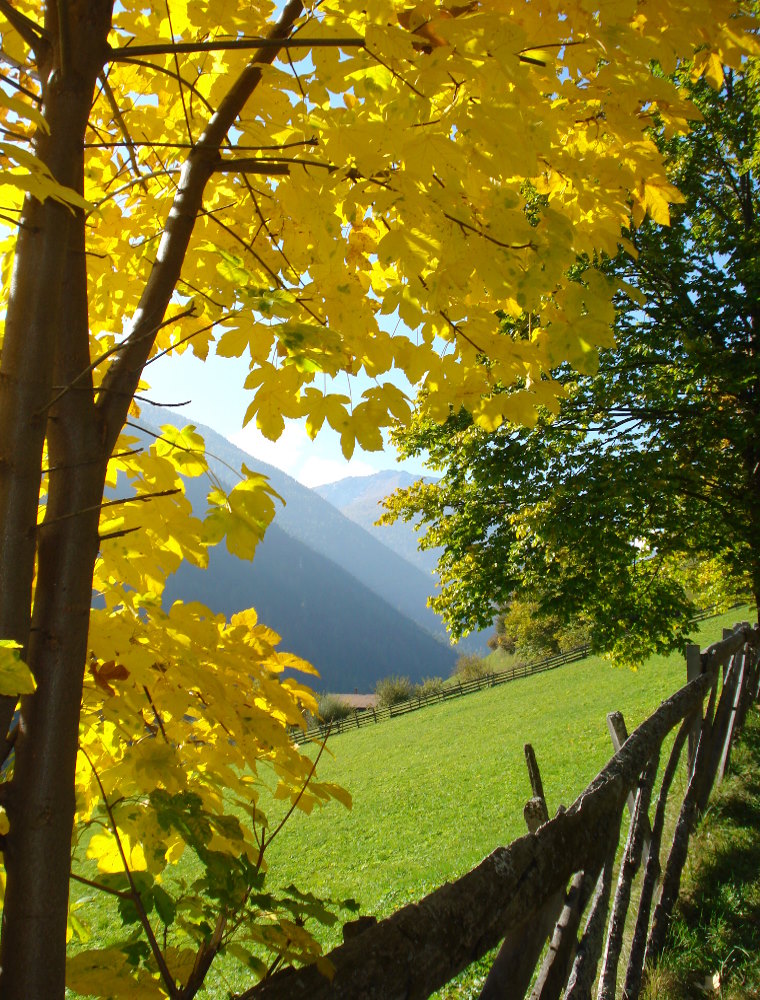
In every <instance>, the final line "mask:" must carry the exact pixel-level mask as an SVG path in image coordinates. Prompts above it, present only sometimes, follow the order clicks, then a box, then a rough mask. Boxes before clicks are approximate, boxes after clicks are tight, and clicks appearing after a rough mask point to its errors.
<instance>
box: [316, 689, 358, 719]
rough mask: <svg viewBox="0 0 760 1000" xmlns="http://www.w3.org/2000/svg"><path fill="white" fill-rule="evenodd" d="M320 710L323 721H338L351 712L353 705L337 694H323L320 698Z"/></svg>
mask: <svg viewBox="0 0 760 1000" xmlns="http://www.w3.org/2000/svg"><path fill="white" fill-rule="evenodd" d="M318 711H319V718H320V720H321V721H322V722H327V723H329V722H338V721H339V720H340V719H345V718H346V716H347V715H350V714H351V706H350V705H349V704H348V702H346V701H343V700H342V699H341V698H339V697H338V696H337V695H336V694H323V695H322V697H321V698H320V699H319V709H318Z"/></svg>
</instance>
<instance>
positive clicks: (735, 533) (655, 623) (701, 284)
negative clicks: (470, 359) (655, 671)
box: [390, 59, 760, 663]
mask: <svg viewBox="0 0 760 1000" xmlns="http://www.w3.org/2000/svg"><path fill="white" fill-rule="evenodd" d="M759 72H760V66H758V62H757V60H756V59H748V60H747V61H746V62H745V63H744V65H743V66H742V69H741V72H734V71H732V72H730V73H728V74H727V76H726V78H725V81H724V83H723V84H722V86H721V87H720V88H714V87H711V86H709V85H707V84H706V83H705V82H704V81H703V80H699V81H696V82H693V81H692V80H691V79H690V74H689V72H688V68H687V69H684V70H683V71H681V72H680V73H679V75H678V77H677V82H678V85H679V86H680V87H681V88H682V89H683V90H684V92H686V93H688V94H689V96H690V97H691V99H692V100H694V102H695V103H696V105H697V107H698V108H699V112H700V120H699V121H698V122H696V123H695V124H694V126H693V128H692V130H691V132H690V133H689V134H688V135H686V136H683V135H673V134H669V133H668V132H667V131H666V130H660V131H658V132H657V133H656V139H657V142H658V145H659V146H660V148H661V149H662V151H663V153H664V154H665V156H666V163H667V168H668V176H669V177H670V179H671V180H672V182H673V183H674V184H676V185H677V186H678V189H679V191H680V192H681V194H682V196H683V198H684V202H683V203H682V204H679V205H677V206H676V207H675V209H674V211H673V219H672V224H671V226H670V227H668V228H667V229H662V228H661V227H659V226H657V225H655V224H654V223H653V222H652V221H651V220H644V221H642V223H641V224H640V226H639V227H638V228H637V229H636V231H635V232H633V233H632V234H631V240H632V246H633V248H634V249H635V254H636V256H635V259H634V258H633V257H632V256H631V255H629V254H628V253H621V254H619V255H618V257H617V258H616V259H615V260H614V261H608V262H606V263H605V264H604V266H605V268H606V270H608V271H609V272H611V273H614V274H616V275H617V276H619V277H620V278H621V279H624V280H625V281H627V282H628V284H629V285H630V286H631V287H633V288H635V289H636V296H635V298H631V297H629V296H620V297H619V299H618V302H617V315H616V324H615V339H616V345H615V347H614V348H612V349H607V350H604V351H602V352H601V356H600V364H599V368H598V370H597V371H596V372H594V373H593V374H587V375H582V376H579V375H578V373H577V372H574V371H572V370H570V369H569V368H567V367H565V368H563V369H561V370H559V371H558V372H557V373H556V375H557V378H559V379H560V381H562V383H563V385H564V386H565V387H566V393H567V394H566V397H565V398H564V399H563V400H562V401H561V403H560V407H559V411H558V413H556V414H552V413H549V412H548V411H545V412H544V413H543V414H542V416H541V418H540V419H539V421H538V423H537V425H536V427H535V428H533V429H529V428H524V427H517V426H515V425H513V424H504V425H502V427H500V428H499V429H498V430H497V431H496V432H493V433H489V432H487V431H485V430H484V429H483V428H480V427H478V426H477V425H476V423H475V422H474V421H473V419H472V417H471V416H470V415H469V414H468V413H467V412H466V411H465V410H462V411H460V412H459V413H458V414H456V415H452V416H451V417H450V418H449V421H448V422H447V423H445V424H443V425H438V424H435V423H434V422H432V421H430V420H429V419H427V418H425V417H423V416H419V417H418V418H416V419H415V421H414V422H413V424H412V425H411V426H410V427H409V428H407V429H406V430H404V431H401V432H400V433H399V440H400V443H401V445H402V448H403V450H404V451H406V452H408V453H412V454H416V453H418V452H423V453H428V454H429V456H430V459H431V462H432V465H433V467H434V468H435V469H436V470H440V471H441V472H442V473H443V475H442V478H441V480H440V482H438V483H437V484H436V486H431V485H428V484H425V483H420V484H417V485H415V486H414V487H412V488H411V489H409V490H407V491H405V492H404V493H399V494H397V495H396V496H395V497H393V498H392V500H391V503H390V506H391V509H392V510H393V511H395V513H396V514H397V515H400V516H404V517H407V518H418V517H419V516H420V515H421V517H422V520H423V524H424V525H426V527H427V528H428V529H429V532H428V534H427V536H426V537H425V539H424V542H423V544H424V545H425V546H442V547H443V548H444V554H443V556H442V558H441V560H440V564H439V565H440V569H441V573H442V579H443V583H444V589H443V592H442V593H441V594H440V595H438V596H437V597H436V598H435V601H434V602H435V604H436V605H437V607H438V609H439V610H440V611H441V612H442V613H443V614H444V616H445V617H446V618H447V620H448V621H449V623H450V624H453V626H454V628H455V630H456V631H457V632H462V631H465V630H467V629H468V628H470V627H473V626H480V627H483V626H487V625H488V624H490V621H491V620H492V617H493V614H494V612H495V611H496V610H497V609H506V620H505V618H504V617H501V618H500V619H499V621H498V628H499V630H500V632H501V634H502V636H503V637H504V638H502V639H501V640H500V641H502V642H503V641H507V640H508V639H509V638H510V637H514V636H517V637H518V640H519V642H520V643H524V642H525V639H526V638H527V639H535V638H536V637H537V636H538V637H540V636H541V635H543V634H544V632H545V631H546V630H547V629H549V630H550V631H551V632H553V633H554V634H555V635H556V634H557V633H558V632H559V631H560V630H561V629H562V627H567V626H568V625H573V624H579V623H583V621H584V619H585V621H586V624H587V625H589V626H591V629H592V637H593V643H594V646H595V648H596V649H598V650H604V651H608V652H611V653H612V654H613V655H614V656H616V657H618V658H620V659H623V660H627V661H628V662H632V663H635V662H637V661H638V660H639V659H640V658H641V657H644V656H647V655H648V654H649V652H651V651H652V649H657V650H660V651H667V650H669V649H672V648H675V647H676V646H678V645H681V644H682V643H683V642H684V641H685V640H686V638H687V636H688V634H689V631H690V629H691V627H692V623H693V619H692V616H693V614H694V612H695V610H696V608H699V607H704V606H706V605H709V604H713V603H719V604H721V603H722V604H723V605H724V606H729V605H730V604H731V603H732V602H734V601H736V600H737V599H739V598H742V599H746V598H747V597H748V596H749V595H752V598H753V600H754V603H755V605H756V606H760V560H758V556H757V552H756V546H755V540H756V538H757V532H758V529H759V528H760V490H759V486H760V478H759V477H760V464H759V463H760V399H759V397H758V375H759V374H760V351H759V350H758V347H759V346H760V345H759V343H758V329H759V327H760V317H759V316H758V312H757V302H758V290H759V289H758V277H757V276H758V253H759V252H760V229H759V228H758V212H759V211H760V188H759V187H758V180H757V158H758V152H759V151H760V131H759V130H758V122H759V120H760V77H759V76H758V74H759ZM531 598H533V600H531ZM526 612H527V614H526Z"/></svg>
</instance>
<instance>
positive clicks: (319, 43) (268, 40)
mask: <svg viewBox="0 0 760 1000" xmlns="http://www.w3.org/2000/svg"><path fill="white" fill-rule="evenodd" d="M0 2H4V0H0ZM299 13H300V12H299ZM336 48H338V49H363V48H364V39H363V38H359V36H358V35H353V36H351V37H348V38H283V39H278V38H275V37H272V35H269V36H264V35H262V36H260V37H255V38H230V39H228V40H227V41H213V42H175V43H174V44H173V45H169V44H167V43H164V42H160V43H156V44H155V45H129V46H127V47H125V48H115V49H111V51H110V53H109V55H108V58H109V60H110V61H111V62H117V61H119V60H121V59H124V58H127V59H128V58H130V57H134V56H166V55H177V54H179V53H190V54H193V53H197V52H233V51H235V50H241V49H242V50H244V51H245V50H249V49H276V50H277V51H279V50H280V49H336Z"/></svg>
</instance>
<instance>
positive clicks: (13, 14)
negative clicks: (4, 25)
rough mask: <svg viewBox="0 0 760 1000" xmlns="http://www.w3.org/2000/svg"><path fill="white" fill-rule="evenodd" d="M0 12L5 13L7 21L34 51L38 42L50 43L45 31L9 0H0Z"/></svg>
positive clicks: (37, 47)
mask: <svg viewBox="0 0 760 1000" xmlns="http://www.w3.org/2000/svg"><path fill="white" fill-rule="evenodd" d="M0 14H5V18H6V20H7V21H8V23H9V24H10V25H11V26H12V27H13V28H15V29H16V31H17V32H18V33H19V35H21V37H22V38H23V39H24V41H25V42H26V44H27V45H28V46H29V47H30V48H31V49H34V50H35V51H36V50H37V49H39V47H40V42H45V43H46V44H49V43H50V36H49V35H48V33H47V31H45V29H44V28H43V27H42V26H41V25H39V24H37V22H36V21H33V20H32V19H31V18H30V17H27V16H26V14H22V13H21V12H20V11H18V10H16V8H15V7H14V6H13V5H12V4H11V3H9V0H0Z"/></svg>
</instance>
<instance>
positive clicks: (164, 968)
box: [79, 746, 181, 1000]
mask: <svg viewBox="0 0 760 1000" xmlns="http://www.w3.org/2000/svg"><path fill="white" fill-rule="evenodd" d="M79 752H80V753H81V754H83V755H84V757H85V759H86V761H87V763H88V764H89V765H90V768H91V769H92V773H93V775H94V776H95V780H96V781H97V783H98V788H99V789H100V794H101V795H102V797H103V805H104V806H105V809H106V812H107V813H108V819H109V821H110V823H111V831H112V833H113V835H114V837H115V838H116V846H117V848H118V850H119V855H120V856H121V863H122V865H123V866H124V874H125V875H126V876H127V881H128V882H129V887H130V889H131V890H132V892H131V895H130V898H131V899H132V902H133V903H134V906H135V909H136V910H137V914H138V916H139V918H140V923H141V924H142V928H143V930H144V931H145V936H146V937H147V939H148V943H149V944H150V950H151V951H152V952H153V957H154V958H155V960H156V965H157V966H158V970H159V972H160V973H161V978H162V979H163V981H164V987H165V989H166V991H167V993H168V994H169V996H170V997H171V998H172V1000H181V997H180V992H179V990H178V989H177V984H176V982H175V980H174V977H173V976H172V974H171V972H170V971H169V966H168V965H167V964H166V959H165V958H164V956H163V952H162V951H161V949H160V947H159V945H158V941H157V940H156V935H155V934H154V933H153V928H152V927H151V925H150V920H148V914H147V913H146V912H145V906H144V905H143V901H142V897H141V896H140V893H139V891H138V889H137V885H136V884H135V880H134V878H133V877H132V871H131V869H130V867H129V862H128V861H127V855H126V854H125V852H124V845H123V844H122V842H121V837H120V836H119V827H118V825H117V823H116V818H115V817H114V814H113V809H112V807H111V804H110V803H109V801H108V796H107V795H106V790H105V788H104V787H103V782H102V781H101V780H100V775H99V774H98V772H97V770H96V768H95V765H94V764H93V762H92V759H91V757H90V755H89V754H88V753H87V751H86V750H85V749H84V747H83V746H80V747H79Z"/></svg>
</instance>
